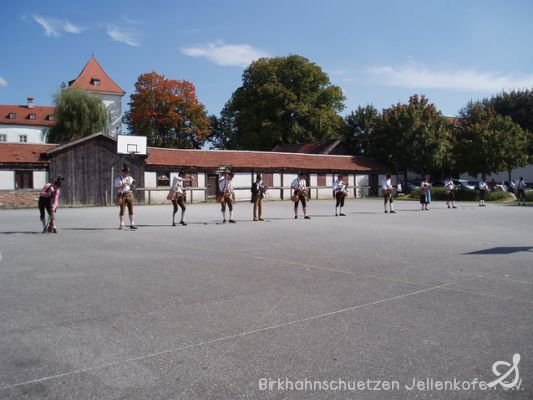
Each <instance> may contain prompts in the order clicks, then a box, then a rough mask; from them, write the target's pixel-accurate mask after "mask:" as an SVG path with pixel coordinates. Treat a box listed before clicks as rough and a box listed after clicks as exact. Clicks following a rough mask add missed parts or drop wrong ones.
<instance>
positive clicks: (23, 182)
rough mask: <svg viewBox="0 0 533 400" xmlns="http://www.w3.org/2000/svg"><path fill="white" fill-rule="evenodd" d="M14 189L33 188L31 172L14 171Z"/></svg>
mask: <svg viewBox="0 0 533 400" xmlns="http://www.w3.org/2000/svg"><path fill="white" fill-rule="evenodd" d="M15 189H33V172H32V171H15Z"/></svg>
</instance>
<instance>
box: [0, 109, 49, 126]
mask: <svg viewBox="0 0 533 400" xmlns="http://www.w3.org/2000/svg"><path fill="white" fill-rule="evenodd" d="M11 113H14V114H15V118H14V119H11V118H9V114H11ZM54 113H55V107H50V106H33V107H32V108H28V106H27V105H23V106H18V105H9V104H5V105H4V104H2V105H0V124H12V125H30V126H46V127H48V126H54V125H55V121H53V120H50V116H53V115H54ZM30 114H35V119H30Z"/></svg>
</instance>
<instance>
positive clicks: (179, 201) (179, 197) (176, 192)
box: [167, 170, 193, 226]
mask: <svg viewBox="0 0 533 400" xmlns="http://www.w3.org/2000/svg"><path fill="white" fill-rule="evenodd" d="M184 176H185V173H184V172H183V170H182V171H180V173H179V174H178V176H175V177H174V178H173V179H172V186H171V189H170V193H169V194H168V197H167V199H169V200H171V201H172V205H173V206H174V210H173V212H172V226H176V213H177V212H178V206H179V207H180V208H181V219H180V224H181V225H183V226H187V224H186V223H185V221H183V217H184V216H185V210H186V209H187V206H186V205H185V201H186V199H187V198H186V195H185V191H184V190H183V182H191V183H192V181H193V178H184Z"/></svg>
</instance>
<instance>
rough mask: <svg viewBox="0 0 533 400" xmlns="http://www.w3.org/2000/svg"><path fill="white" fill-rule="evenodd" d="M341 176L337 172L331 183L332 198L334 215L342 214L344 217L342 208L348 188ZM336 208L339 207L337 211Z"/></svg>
mask: <svg viewBox="0 0 533 400" xmlns="http://www.w3.org/2000/svg"><path fill="white" fill-rule="evenodd" d="M343 178H344V177H343V176H342V175H341V174H339V175H338V176H337V180H336V181H335V183H334V184H333V198H334V199H335V216H336V217H337V216H339V215H340V216H342V217H345V216H346V214H344V213H343V212H342V208H343V207H344V199H345V197H346V195H347V194H348V189H347V186H348V185H346V183H345V182H344V180H343ZM337 209H339V212H338V213H337Z"/></svg>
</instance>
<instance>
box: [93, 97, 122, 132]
mask: <svg viewBox="0 0 533 400" xmlns="http://www.w3.org/2000/svg"><path fill="white" fill-rule="evenodd" d="M92 93H93V94H95V95H97V96H98V97H100V99H102V102H103V103H104V105H105V107H106V109H107V112H108V113H109V127H108V132H106V133H107V134H108V135H111V136H113V137H116V136H117V135H121V134H122V96H120V95H112V94H102V93H97V92H92Z"/></svg>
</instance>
